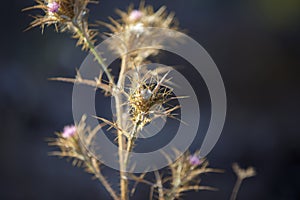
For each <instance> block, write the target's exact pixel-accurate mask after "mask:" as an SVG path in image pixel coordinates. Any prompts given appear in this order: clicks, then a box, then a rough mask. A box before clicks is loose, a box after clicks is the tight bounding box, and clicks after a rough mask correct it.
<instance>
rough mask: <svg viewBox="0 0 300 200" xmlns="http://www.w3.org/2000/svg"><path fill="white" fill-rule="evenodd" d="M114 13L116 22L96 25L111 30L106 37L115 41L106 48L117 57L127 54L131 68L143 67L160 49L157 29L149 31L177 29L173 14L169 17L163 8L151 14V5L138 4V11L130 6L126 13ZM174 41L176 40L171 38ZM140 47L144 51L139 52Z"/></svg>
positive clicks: (112, 20)
mask: <svg viewBox="0 0 300 200" xmlns="http://www.w3.org/2000/svg"><path fill="white" fill-rule="evenodd" d="M116 12H117V14H119V16H120V17H121V18H120V19H117V20H115V19H112V18H109V19H110V21H111V23H104V22H99V23H100V24H102V25H104V26H106V27H107V28H108V29H109V30H110V31H111V33H109V35H117V36H118V37H117V38H118V40H117V39H116V40H112V41H110V42H111V44H109V47H110V48H111V49H112V50H113V51H115V52H116V53H117V54H119V55H120V56H124V55H125V54H128V56H129V57H130V59H128V60H132V62H133V63H134V64H135V65H142V64H144V63H145V61H146V59H147V58H148V57H149V56H155V55H157V54H158V52H159V49H162V46H161V45H162V41H163V40H164V38H163V37H161V34H160V33H159V31H158V30H157V29H156V30H155V29H153V28H163V29H174V30H177V29H178V24H177V22H176V20H175V19H174V13H170V14H169V13H168V12H167V11H166V7H165V6H162V7H161V8H159V9H158V10H157V11H154V8H153V7H152V6H148V5H147V6H145V4H144V2H142V3H141V4H140V6H139V9H134V7H133V6H130V7H129V8H128V10H127V11H121V10H117V11H116ZM149 28H150V29H149ZM151 28H152V29H151ZM174 41H179V40H178V38H174ZM143 47H146V48H144V49H142V48H143ZM140 48H141V49H140ZM138 49H140V50H138ZM129 52H130V53H129ZM133 68H134V65H128V66H127V69H133Z"/></svg>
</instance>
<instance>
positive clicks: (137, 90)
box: [128, 73, 177, 128]
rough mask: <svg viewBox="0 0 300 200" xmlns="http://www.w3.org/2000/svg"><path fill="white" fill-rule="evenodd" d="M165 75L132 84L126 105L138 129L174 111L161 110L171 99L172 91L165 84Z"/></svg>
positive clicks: (146, 78)
mask: <svg viewBox="0 0 300 200" xmlns="http://www.w3.org/2000/svg"><path fill="white" fill-rule="evenodd" d="M167 74H168V73H167ZM167 74H165V75H164V76H163V77H162V78H159V79H155V78H154V77H151V76H150V77H151V78H150V80H148V77H144V78H142V79H141V80H140V81H138V82H137V83H132V86H133V87H132V88H131V91H130V94H129V98H128V104H129V107H130V115H131V120H132V122H133V123H134V124H137V125H138V126H139V128H143V127H144V126H145V125H147V124H148V123H150V122H151V121H152V120H153V119H154V118H155V116H156V117H162V116H169V115H170V114H171V112H172V111H173V110H174V107H173V108H170V109H168V108H165V110H164V109H163V108H162V107H163V106H164V104H165V103H167V102H168V101H170V99H171V98H172V96H171V95H172V91H173V89H172V88H171V87H169V86H167V85H166V84H165V81H166V77H167ZM132 81H133V82H134V81H136V80H135V79H133V80H132ZM176 108H177V107H176Z"/></svg>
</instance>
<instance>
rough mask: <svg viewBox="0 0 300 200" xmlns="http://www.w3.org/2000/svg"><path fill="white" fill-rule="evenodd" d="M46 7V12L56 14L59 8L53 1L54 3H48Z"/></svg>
mask: <svg viewBox="0 0 300 200" xmlns="http://www.w3.org/2000/svg"><path fill="white" fill-rule="evenodd" d="M47 7H48V11H49V12H50V13H57V12H58V9H59V8H60V5H59V3H58V2H56V1H54V2H51V3H48V5H47Z"/></svg>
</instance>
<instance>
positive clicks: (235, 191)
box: [230, 177, 243, 200]
mask: <svg viewBox="0 0 300 200" xmlns="http://www.w3.org/2000/svg"><path fill="white" fill-rule="evenodd" d="M242 181H243V179H241V178H239V177H238V178H237V180H236V183H235V185H234V188H233V190H232V193H231V197H230V200H235V199H236V197H237V194H238V191H239V189H240V187H241V184H242Z"/></svg>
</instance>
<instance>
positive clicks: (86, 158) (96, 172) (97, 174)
mask: <svg viewBox="0 0 300 200" xmlns="http://www.w3.org/2000/svg"><path fill="white" fill-rule="evenodd" d="M79 147H80V149H81V151H82V152H86V149H85V148H84V147H83V146H82V145H79ZM83 159H84V161H85V163H86V165H87V167H89V168H90V170H91V171H92V172H93V174H94V175H95V177H96V178H97V179H98V180H99V181H100V183H101V184H102V185H103V186H104V188H105V189H106V190H107V191H108V193H109V194H110V195H111V197H112V198H113V199H114V200H120V198H119V197H118V195H117V194H116V192H115V191H114V189H113V188H112V187H111V185H110V184H109V183H108V181H107V180H106V178H105V177H104V176H103V175H102V173H101V171H100V167H99V169H97V168H96V167H95V166H94V163H93V160H92V158H91V157H90V156H89V155H88V154H86V153H83Z"/></svg>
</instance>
